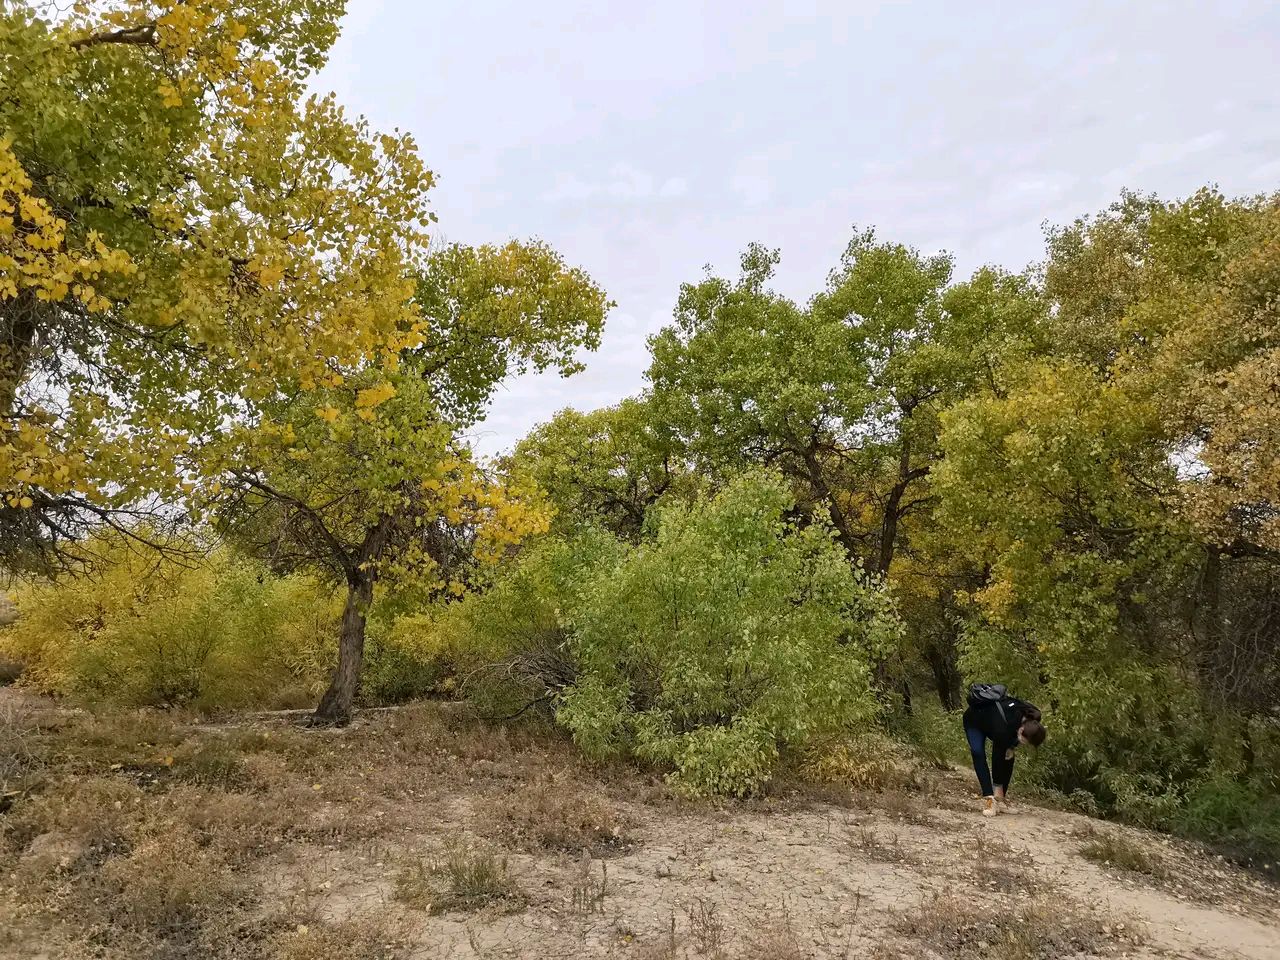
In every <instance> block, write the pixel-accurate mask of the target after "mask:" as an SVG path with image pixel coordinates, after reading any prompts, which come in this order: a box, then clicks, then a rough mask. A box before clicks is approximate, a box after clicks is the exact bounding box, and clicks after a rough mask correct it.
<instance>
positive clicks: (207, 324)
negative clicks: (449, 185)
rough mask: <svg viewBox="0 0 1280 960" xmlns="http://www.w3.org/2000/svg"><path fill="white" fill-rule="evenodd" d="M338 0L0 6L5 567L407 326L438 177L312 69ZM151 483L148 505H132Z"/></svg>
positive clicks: (186, 476) (0, 413)
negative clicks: (325, 91)
mask: <svg viewBox="0 0 1280 960" xmlns="http://www.w3.org/2000/svg"><path fill="white" fill-rule="evenodd" d="M342 6H343V5H342V3H341V2H338V0H202V2H200V3H184V2H179V0H115V2H112V3H107V4H102V3H92V4H91V3H84V2H81V3H76V4H75V5H74V6H73V7H72V8H71V9H70V10H69V11H65V12H62V13H59V14H58V15H56V16H49V15H46V14H45V13H43V12H42V11H44V10H46V9H48V8H47V7H46V6H45V5H35V4H31V3H23V2H19V3H16V4H6V5H5V6H4V8H3V10H2V11H0V90H3V91H4V93H3V96H0V557H2V558H3V561H4V562H5V564H6V565H8V566H10V567H13V566H17V565H20V564H28V565H34V566H39V565H44V564H47V562H48V561H49V559H50V558H51V557H58V556H60V555H61V549H62V546H63V545H65V544H67V543H69V542H71V541H73V540H74V538H75V537H76V536H77V535H78V534H80V533H81V532H83V531H84V529H85V528H86V527H88V526H91V525H93V524H95V523H100V522H103V521H105V522H108V523H112V524H117V525H119V526H120V527H121V528H123V529H133V528H132V527H131V526H130V525H129V524H128V523H127V522H126V520H127V518H128V516H129V515H130V514H131V513H133V512H136V511H137V510H138V505H139V504H140V503H150V504H152V505H154V504H155V503H156V502H158V501H165V500H168V501H177V500H179V499H180V498H181V497H182V496H183V495H184V494H185V493H186V492H188V491H189V490H190V489H191V487H192V486H193V485H194V484H195V483H196V482H197V481H198V479H199V478H200V477H201V476H204V475H208V474H210V473H216V472H217V471H218V470H219V469H220V468H221V464H220V463H218V462H217V461H216V458H217V457H219V456H222V455H225V454H226V453H227V451H228V450H229V449H232V447H229V446H228V445H227V444H226V443H223V442H211V440H212V441H217V440H218V438H219V437H220V435H221V434H223V433H225V432H226V430H227V428H228V426H229V425H232V424H235V425H237V430H243V425H244V424H253V425H261V426H264V427H265V426H269V423H270V421H269V420H264V419H262V418H260V417H255V416H253V415H252V412H251V411H252V410H253V408H254V407H255V406H256V405H258V404H261V403H263V402H268V403H274V402H276V398H277V397H278V396H279V395H280V394H281V393H282V392H283V393H284V394H285V395H290V396H293V395H297V394H299V393H307V392H311V391H319V390H323V389H325V388H326V387H329V386H332V385H334V384H336V383H340V382H341V376H342V371H343V370H346V369H351V368H354V367H360V366H363V365H368V364H378V363H381V362H383V361H384V360H385V359H386V358H388V357H394V356H396V355H397V354H398V353H399V352H400V351H401V350H403V349H405V348H407V347H412V346H415V345H417V344H420V343H421V342H422V332H421V329H420V327H421V316H420V313H419V312H418V311H417V310H415V309H414V307H413V305H412V298H413V294H414V289H415V287H414V281H413V279H412V277H413V274H414V271H415V269H417V268H418V267H419V266H420V264H421V262H422V259H423V254H424V252H425V247H426V233H425V230H426V225H427V221H428V220H429V219H431V215H430V214H429V213H428V210H427V206H426V196H425V195H426V193H427V191H428V189H429V188H430V187H431V184H432V175H431V174H430V172H429V171H428V170H426V169H425V168H424V166H423V165H422V163H421V161H420V160H419V158H418V155H417V152H416V149H415V146H414V144H413V141H412V139H411V138H410V137H408V136H406V135H400V134H396V135H378V134H375V133H373V132H372V131H370V129H369V128H368V125H367V124H366V123H365V121H364V120H362V119H359V118H351V117H348V116H347V115H345V113H344V111H343V109H342V107H341V106H339V105H338V104H337V103H336V102H335V100H334V99H333V98H332V97H331V96H311V95H308V94H307V93H306V90H305V86H304V84H305V81H306V78H307V76H308V74H309V73H311V72H312V71H314V70H315V69H317V68H318V67H319V66H320V65H321V64H322V63H323V62H324V58H325V54H326V51H327V50H328V48H329V46H330V45H331V44H332V43H333V41H334V39H335V38H336V36H337V32H338V19H339V17H340V15H341V11H342ZM148 498H149V499H148Z"/></svg>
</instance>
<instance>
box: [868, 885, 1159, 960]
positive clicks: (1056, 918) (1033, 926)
mask: <svg viewBox="0 0 1280 960" xmlns="http://www.w3.org/2000/svg"><path fill="white" fill-rule="evenodd" d="M893 929H894V932H895V933H897V934H899V935H901V936H903V937H905V938H907V939H909V940H910V941H912V945H911V947H910V949H909V950H904V949H902V948H901V946H899V945H895V946H893V947H886V948H885V949H884V950H883V951H882V955H884V956H888V957H895V958H896V957H901V958H907V957H911V958H915V957H918V956H920V953H921V948H922V947H923V948H927V949H928V950H931V951H932V952H933V953H935V954H936V955H937V956H939V957H941V958H944V960H1060V958H1062V957H1070V956H1097V955H1101V954H1103V952H1104V951H1106V950H1108V949H1109V948H1113V947H1116V946H1119V945H1121V944H1125V943H1130V942H1136V940H1137V938H1136V937H1135V936H1133V935H1132V933H1131V932H1130V931H1128V930H1127V929H1126V927H1125V925H1124V924H1123V923H1109V922H1108V921H1106V920H1105V919H1103V918H1102V917H1101V916H1100V915H1099V914H1098V913H1097V912H1093V913H1087V912H1085V911H1084V910H1082V909H1081V908H1079V907H1078V906H1076V905H1075V904H1073V903H1072V902H1071V901H1069V900H1066V899H1065V898H1062V897H1057V896H1054V897H1050V896H1048V895H1041V896H1040V897H1038V898H1037V899H1034V900H1032V899H1025V898H1014V899H1010V898H1008V897H1002V898H996V899H994V900H992V899H991V898H989V897H986V896H984V897H981V898H979V902H977V903H975V902H974V901H973V900H971V899H962V898H959V897H952V896H940V895H935V896H933V897H931V898H929V899H927V900H926V901H925V902H924V903H923V904H921V906H920V907H919V909H917V910H914V911H912V912H911V913H909V914H906V915H903V916H901V917H899V918H898V920H897V922H896V923H895V924H894V927H893Z"/></svg>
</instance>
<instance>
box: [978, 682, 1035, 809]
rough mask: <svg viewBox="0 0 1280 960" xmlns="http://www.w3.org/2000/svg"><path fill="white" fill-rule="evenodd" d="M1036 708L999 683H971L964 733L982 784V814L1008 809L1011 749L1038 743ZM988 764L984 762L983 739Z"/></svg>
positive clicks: (1012, 752) (1011, 762) (1012, 751)
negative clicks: (989, 754) (988, 743)
mask: <svg viewBox="0 0 1280 960" xmlns="http://www.w3.org/2000/svg"><path fill="white" fill-rule="evenodd" d="M1042 719H1043V718H1042V717H1041V714H1040V709H1039V708H1038V707H1036V706H1035V705H1034V704H1031V703H1027V702H1026V701H1025V700H1019V699H1018V698H1017V697H1013V696H1010V695H1009V693H1008V691H1007V690H1006V689H1005V687H1004V685H1003V684H998V683H995V684H991V683H975V684H974V685H973V686H972V687H971V688H970V689H969V705H968V707H967V708H966V709H965V712H964V737H965V740H966V741H967V742H968V744H969V753H970V754H972V755H973V770H974V772H975V773H976V774H977V775H978V785H979V786H980V787H981V788H982V815H983V816H984V817H994V816H995V815H996V814H997V813H1000V812H1001V810H1005V811H1007V810H1008V806H1007V804H1008V794H1009V781H1010V780H1012V779H1013V759H1014V751H1015V750H1016V749H1017V748H1018V747H1019V746H1020V745H1022V744H1030V745H1031V746H1033V747H1039V746H1040V744H1042V743H1044V738H1045V729H1044V723H1043V722H1042ZM988 740H990V741H991V766H990V767H988V766H987V741H988Z"/></svg>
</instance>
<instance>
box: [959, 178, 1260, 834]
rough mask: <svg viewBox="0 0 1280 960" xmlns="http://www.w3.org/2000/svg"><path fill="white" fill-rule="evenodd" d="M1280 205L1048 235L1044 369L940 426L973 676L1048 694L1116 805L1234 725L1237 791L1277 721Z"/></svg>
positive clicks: (1206, 197) (1120, 208) (1251, 204)
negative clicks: (1002, 674) (1000, 670)
mask: <svg viewBox="0 0 1280 960" xmlns="http://www.w3.org/2000/svg"><path fill="white" fill-rule="evenodd" d="M1278 210H1280V205H1278V204H1277V201H1276V199H1275V198H1258V199H1252V200H1243V201H1228V200H1226V199H1225V198H1223V197H1222V196H1221V195H1219V194H1216V193H1213V192H1210V191H1202V192H1200V193H1198V194H1196V195H1195V196H1193V197H1191V198H1188V199H1187V200H1185V201H1181V202H1176V203H1163V202H1160V201H1158V200H1156V199H1155V198H1151V197H1139V196H1136V195H1126V196H1124V197H1123V198H1122V199H1121V201H1120V202H1119V203H1117V204H1116V205H1114V206H1113V207H1112V208H1110V209H1108V210H1106V211H1103V213H1101V214H1100V215H1098V216H1096V217H1091V218H1085V219H1082V220H1080V221H1077V222H1076V223H1075V224H1073V225H1071V226H1070V227H1067V228H1063V229H1059V230H1055V231H1052V232H1051V233H1050V243H1049V246H1050V259H1049V261H1048V263H1047V265H1046V269H1045V293H1046V295H1047V296H1048V297H1049V298H1050V300H1051V303H1052V305H1053V310H1052V313H1051V314H1050V317H1051V321H1050V323H1049V324H1048V325H1047V327H1045V328H1044V329H1045V332H1046V333H1047V343H1048V351H1049V353H1051V354H1052V359H1049V360H1044V359H1033V360H1031V361H1030V362H1028V363H1026V364H1025V366H1024V368H1023V370H1022V372H1021V374H1019V375H1015V376H1014V377H1013V378H1012V380H1011V381H1010V384H1009V385H1008V386H1007V387H1006V388H1005V389H1003V390H1001V391H999V392H994V393H992V394H989V395H984V396H976V395H975V396H973V397H971V398H970V399H968V400H966V401H964V402H962V403H960V404H958V405H956V406H955V407H954V408H953V409H951V410H950V411H948V412H947V413H946V414H944V417H943V423H944V429H943V435H942V446H943V449H944V451H945V457H944V460H943V463H942V465H941V466H940V467H939V468H938V470H937V471H936V490H937V493H938V496H939V498H940V509H939V511H938V518H939V519H940V520H941V521H942V523H943V526H944V529H945V533H944V536H945V537H946V538H947V539H949V540H950V541H951V542H952V543H954V544H956V545H958V546H959V547H961V548H962V549H963V550H964V551H965V552H966V553H967V554H968V555H969V558H970V561H971V562H972V563H973V564H975V565H977V566H979V567H981V568H982V569H983V570H984V576H983V578H982V580H981V582H980V584H979V585H978V587H977V589H975V590H974V591H973V593H972V598H973V601H974V604H973V606H972V607H971V608H970V610H969V613H968V623H967V625H966V640H965V660H966V663H967V666H968V668H969V670H970V671H971V672H975V673H981V672H984V671H989V670H990V669H992V667H993V666H994V665H995V664H997V663H999V664H1003V665H1005V669H1006V670H1009V669H1010V665H1014V667H1015V669H1017V670H1019V671H1020V673H1021V675H1022V676H1023V678H1024V681H1023V682H1024V683H1025V684H1027V685H1029V686H1028V688H1029V689H1033V688H1034V687H1033V686H1030V685H1043V686H1044V694H1045V696H1047V697H1048V698H1049V699H1050V701H1051V702H1052V703H1053V704H1054V705H1055V707H1056V719H1058V720H1059V721H1060V722H1061V724H1062V727H1063V732H1064V734H1066V736H1065V737H1064V738H1063V740H1062V741H1060V742H1062V744H1063V747H1064V750H1063V753H1062V754H1060V755H1059V756H1062V757H1070V758H1071V762H1070V763H1069V764H1065V767H1066V768H1070V769H1067V770H1066V771H1065V773H1064V778H1065V779H1064V780H1063V786H1065V787H1071V788H1074V787H1075V786H1081V785H1084V786H1088V787H1089V788H1091V789H1094V790H1095V791H1097V792H1099V793H1101V794H1103V795H1104V796H1108V797H1109V798H1110V799H1111V800H1112V802H1116V803H1118V804H1124V803H1136V802H1139V801H1140V799H1141V798H1142V797H1146V796H1149V795H1160V794H1163V793H1165V792H1166V791H1168V790H1169V789H1170V781H1172V782H1174V783H1186V782H1188V781H1194V780H1195V779H1196V778H1199V777H1203V776H1204V771H1203V769H1202V768H1201V767H1200V766H1197V765H1196V764H1194V763H1192V764H1191V765H1188V760H1187V758H1188V757H1193V756H1195V754H1196V752H1197V751H1202V750H1208V746H1207V743H1208V738H1210V737H1211V736H1212V735H1213V729H1212V727H1216V728H1217V729H1218V732H1219V733H1220V731H1221V729H1222V727H1223V725H1224V723H1226V724H1239V729H1240V731H1241V733H1242V737H1241V743H1242V747H1241V752H1240V754H1239V755H1238V757H1237V758H1236V760H1233V759H1232V758H1231V756H1230V753H1229V751H1223V750H1222V749H1221V748H1217V749H1215V750H1214V755H1215V756H1216V757H1217V760H1216V763H1217V767H1218V772H1219V773H1221V772H1222V771H1224V770H1230V769H1231V765H1232V764H1233V763H1235V762H1237V760H1238V762H1239V764H1240V765H1239V767H1238V768H1236V772H1237V773H1245V774H1247V773H1249V772H1250V770H1251V767H1252V764H1253V757H1252V746H1251V744H1252V731H1253V730H1254V728H1255V721H1256V720H1257V719H1258V718H1262V717H1265V716H1267V715H1269V713H1270V711H1272V710H1273V709H1274V708H1275V705H1276V700H1275V690H1276V689H1278V687H1277V678H1278V677H1280V643H1278V642H1277V640H1276V637H1277V636H1280V634H1278V633H1277V630H1276V626H1277V624H1280V607H1278V606H1277V603H1276V597H1277V593H1276V588H1277V584H1278V583H1280V576H1278V573H1280V565H1278V564H1277V561H1278V560H1280V555H1278V554H1277V551H1276V543H1275V541H1274V539H1273V537H1274V532H1273V531H1274V530H1275V524H1276V518H1277V516H1278V514H1277V510H1278V507H1277V499H1278V494H1280V490H1277V488H1276V486H1275V485H1274V483H1275V471H1274V467H1273V465H1274V463H1275V462H1276V459H1277V457H1276V453H1277V448H1276V446H1275V441H1274V437H1275V429H1274V425H1275V424H1276V423H1277V422H1280V406H1278V405H1277V403H1276V402H1275V401H1276V397H1277V395H1278V394H1280V378H1277V376H1276V361H1275V357H1276V354H1277V347H1278V346H1280V341H1278V340H1277V331H1280V317H1278V316H1277V314H1276V307H1275V304H1276V302H1277V291H1280V243H1278V242H1277V240H1278V239H1280V234H1278V233H1277V224H1280V219H1278V215H1277V211H1278ZM1209 710H1212V711H1213V713H1212V715H1213V716H1215V717H1216V718H1217V720H1216V721H1215V723H1214V724H1213V725H1212V727H1211V726H1210V725H1209V724H1208V723H1207V722H1205V723H1197V722H1196V717H1197V714H1202V715H1207V711H1209ZM1118 729H1119V730H1124V731H1126V732H1127V734H1126V735H1125V736H1123V737H1116V736H1112V735H1110V733H1107V735H1105V736H1104V733H1105V732H1114V731H1116V730H1118ZM1067 774H1069V776H1067ZM1135 784H1138V786H1135ZM1133 798H1138V799H1136V800H1135V799H1133ZM1131 812H1134V815H1138V813H1137V812H1135V811H1131Z"/></svg>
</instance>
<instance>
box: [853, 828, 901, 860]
mask: <svg viewBox="0 0 1280 960" xmlns="http://www.w3.org/2000/svg"><path fill="white" fill-rule="evenodd" d="M849 842H850V843H851V844H852V845H853V846H854V847H855V848H856V849H857V850H859V851H861V852H862V854H863V855H864V856H865V857H867V859H869V860H875V861H878V862H880V863H902V862H903V861H905V860H908V859H910V857H909V855H908V854H907V851H906V850H904V849H903V847H902V838H901V837H900V836H899V835H898V834H897V833H889V835H888V839H887V840H886V839H885V837H883V836H881V835H880V834H879V833H878V832H877V831H875V830H872V829H871V828H870V827H859V828H858V829H857V830H855V831H853V833H852V834H851V835H850V837H849Z"/></svg>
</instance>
